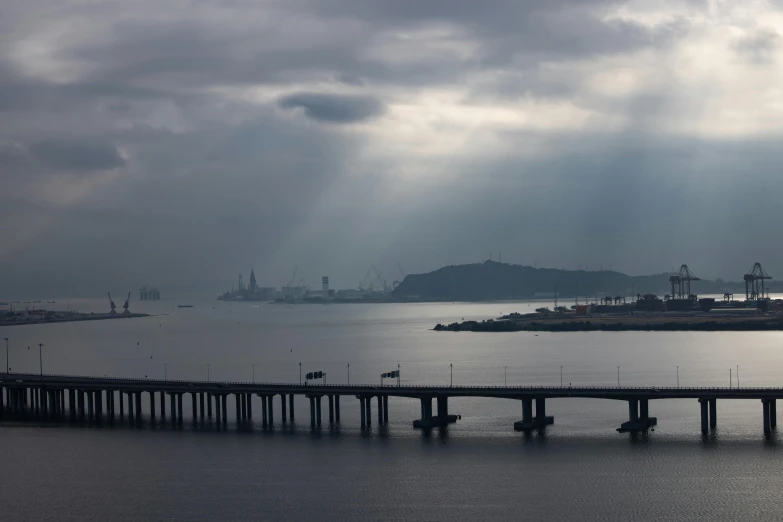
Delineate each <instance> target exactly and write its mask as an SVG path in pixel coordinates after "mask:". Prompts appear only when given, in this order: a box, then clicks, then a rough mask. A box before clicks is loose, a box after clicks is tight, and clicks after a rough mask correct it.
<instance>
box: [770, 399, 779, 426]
mask: <svg viewBox="0 0 783 522" xmlns="http://www.w3.org/2000/svg"><path fill="white" fill-rule="evenodd" d="M769 427H770V428H772V429H773V430H774V429H776V428H777V427H778V408H777V404H776V403H775V399H770V400H769Z"/></svg>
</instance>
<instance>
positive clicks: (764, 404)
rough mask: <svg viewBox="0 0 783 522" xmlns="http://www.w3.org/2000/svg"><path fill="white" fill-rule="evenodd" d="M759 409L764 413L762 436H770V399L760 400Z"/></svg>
mask: <svg viewBox="0 0 783 522" xmlns="http://www.w3.org/2000/svg"><path fill="white" fill-rule="evenodd" d="M761 407H762V411H763V413H764V435H765V436H767V437H769V436H770V435H772V422H771V419H770V417H771V416H770V409H771V408H770V399H761Z"/></svg>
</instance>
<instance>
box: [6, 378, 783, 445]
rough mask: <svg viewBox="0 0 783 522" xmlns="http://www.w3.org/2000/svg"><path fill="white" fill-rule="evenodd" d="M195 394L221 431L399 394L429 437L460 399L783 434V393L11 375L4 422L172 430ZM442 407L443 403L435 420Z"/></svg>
mask: <svg viewBox="0 0 783 522" xmlns="http://www.w3.org/2000/svg"><path fill="white" fill-rule="evenodd" d="M185 395H189V396H190V401H191V418H190V420H191V421H192V422H193V424H194V425H198V424H199V423H201V424H210V425H214V426H216V427H217V428H218V429H227V428H228V404H229V402H228V397H229V396H233V398H234V403H235V410H236V411H235V414H236V426H237V427H238V428H241V427H249V426H252V425H253V412H254V411H256V410H255V408H254V397H256V398H257V400H256V401H255V402H260V407H261V408H260V410H261V411H260V413H261V424H262V426H263V427H265V428H266V427H272V426H274V402H275V401H274V400H273V399H275V398H276V397H279V405H280V419H281V421H282V423H283V424H285V423H287V422H293V421H294V397H295V396H296V395H301V396H304V397H306V398H307V399H308V400H309V406H310V408H309V410H310V411H309V414H310V427H311V428H312V429H313V430H316V429H319V428H320V427H321V424H322V414H321V404H322V402H323V398H324V397H325V398H326V402H327V404H328V414H329V418H328V422H329V424H330V425H336V424H339V423H340V399H341V397H353V398H355V399H358V403H359V404H358V406H359V412H360V425H361V428H362V429H365V428H369V427H370V426H371V424H372V402H373V399H376V401H377V415H378V423H379V424H381V425H383V424H386V423H388V421H389V398H390V397H405V398H413V399H418V400H419V401H420V402H421V418H419V419H416V420H414V421H413V427H414V428H420V429H423V430H430V429H432V428H435V427H440V426H446V425H448V424H451V423H454V422H456V421H457V420H458V419H459V418H460V417H459V415H454V414H451V413H449V405H448V401H449V399H450V398H453V397H483V398H494V399H511V400H517V401H519V402H520V404H521V409H522V419H521V420H519V421H518V422H515V423H514V429H515V430H517V431H523V432H531V431H533V430H543V429H545V428H546V426H548V425H550V424H553V423H554V418H553V417H552V416H549V415H547V412H546V402H547V400H551V399H558V398H565V397H569V398H585V399H609V400H619V401H626V402H627V403H628V419H627V421H625V422H623V423H622V424H621V425H620V427H619V428H617V431H619V432H621V433H622V432H631V433H636V432H644V431H647V430H649V429H651V428H653V427H654V426H656V425H657V423H658V419H657V418H656V417H651V416H650V401H655V400H664V399H696V400H697V401H698V404H699V410H700V414H701V430H702V432H703V433H708V432H709V431H710V430H711V429H715V427H716V426H717V401H718V399H743V400H751V401H759V402H760V403H761V418H762V426H763V430H764V434H765V436H767V437H769V436H771V434H772V431H773V430H775V429H776V427H777V407H776V401H777V399H783V388H739V387H737V388H687V387H676V388H658V387H636V388H635V387H619V386H617V387H593V386H578V387H572V386H553V387H547V386H426V385H416V386H412V385H405V386H393V385H392V386H373V385H347V384H329V385H311V384H305V385H302V384H290V383H247V382H215V381H179V380H177V381H174V380H149V379H122V378H105V377H82V376H74V375H37V374H20V373H13V374H11V373H6V374H0V419H6V420H28V419H31V420H38V421H47V420H52V421H58V422H80V423H84V422H86V423H95V424H101V423H104V422H108V423H114V422H115V421H119V422H125V421H126V420H127V422H128V423H131V424H133V423H135V424H141V423H142V419H143V415H144V407H145V403H146V405H147V415H146V417H147V419H148V420H149V422H152V423H155V422H158V420H159V422H161V423H166V422H167V420H166V419H167V417H166V402H168V403H169V414H168V422H169V423H170V424H171V425H172V426H182V424H183V396H185ZM66 399H67V400H66ZM167 399H168V400H167ZM433 401H435V403H436V405H437V410H436V411H435V412H434V413H433ZM117 406H119V412H117V409H116V408H117ZM126 406H127V415H126ZM534 406H535V409H534Z"/></svg>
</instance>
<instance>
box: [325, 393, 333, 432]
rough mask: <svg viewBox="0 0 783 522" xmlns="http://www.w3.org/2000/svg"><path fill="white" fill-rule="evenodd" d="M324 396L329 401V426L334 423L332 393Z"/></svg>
mask: <svg viewBox="0 0 783 522" xmlns="http://www.w3.org/2000/svg"><path fill="white" fill-rule="evenodd" d="M326 398H327V400H328V401H329V425H330V426H331V425H332V424H334V395H328V396H327V397H326Z"/></svg>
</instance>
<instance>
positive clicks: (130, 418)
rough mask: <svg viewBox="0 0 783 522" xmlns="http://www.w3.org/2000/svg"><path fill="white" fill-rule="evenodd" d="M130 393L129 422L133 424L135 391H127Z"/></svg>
mask: <svg viewBox="0 0 783 522" xmlns="http://www.w3.org/2000/svg"><path fill="white" fill-rule="evenodd" d="M126 394H127V395H128V424H133V393H132V392H126Z"/></svg>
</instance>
